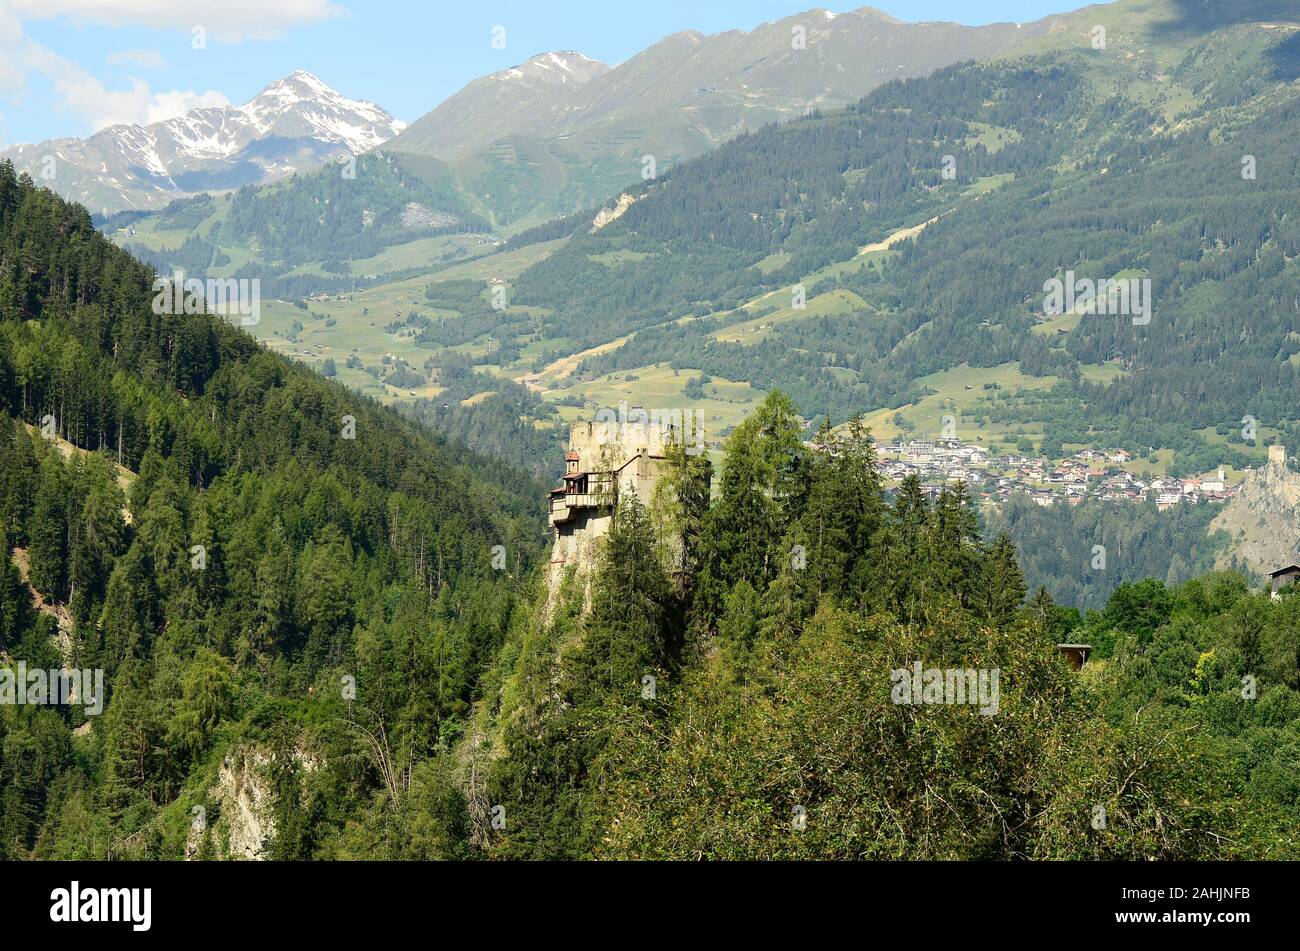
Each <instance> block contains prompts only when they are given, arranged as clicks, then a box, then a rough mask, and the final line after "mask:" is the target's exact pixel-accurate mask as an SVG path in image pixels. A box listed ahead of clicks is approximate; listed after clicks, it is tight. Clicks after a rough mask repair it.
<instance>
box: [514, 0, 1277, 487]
mask: <svg viewBox="0 0 1300 951" xmlns="http://www.w3.org/2000/svg"><path fill="white" fill-rule="evenodd" d="M1140 6H1142V5H1140V4H1124V5H1120V7H1123V8H1126V10H1127V12H1128V13H1130V14H1132V13H1134V12H1135V10H1136V9H1137V8H1138V7H1140ZM1148 6H1153V5H1148ZM1154 6H1158V5H1154ZM1164 8H1166V12H1168V13H1169V14H1171V15H1173V14H1175V12H1176V11H1177V10H1178V9H1180V6H1179V5H1178V4H1166V5H1164ZM1106 12H1107V13H1108V14H1109V13H1110V10H1109V9H1107V10H1106ZM1124 12H1125V11H1124V10H1120V9H1118V8H1117V12H1116V13H1115V14H1114V15H1115V16H1116V18H1117V20H1116V22H1113V23H1112V32H1111V34H1110V37H1111V39H1110V44H1109V45H1108V46H1107V47H1106V48H1105V49H1103V50H1097V49H1090V48H1089V44H1088V37H1087V34H1086V31H1085V32H1082V33H1079V34H1078V35H1077V36H1075V35H1074V34H1073V33H1070V34H1063V38H1062V39H1060V40H1058V41H1057V42H1058V46H1059V47H1060V48H1058V49H1054V50H1053V52H1052V54H1051V55H1050V56H1038V57H1033V56H1025V57H1021V58H1017V59H1013V60H1009V61H1004V62H993V63H986V64H974V65H962V66H955V67H950V68H948V69H945V70H941V71H940V72H938V73H937V74H935V75H934V76H931V77H927V78H923V79H915V80H909V81H906V82H897V83H892V84H890V85H888V86H885V87H882V88H881V89H879V90H877V91H875V92H874V93H872V94H871V95H869V96H868V97H867V98H866V99H864V100H863V101H862V102H861V103H860V104H859V105H857V106H855V107H853V108H850V109H848V110H845V111H843V112H838V113H826V114H819V115H813V116H810V117H807V118H804V119H800V120H796V121H794V122H791V123H789V124H786V125H782V126H777V127H770V128H767V129H764V130H762V131H761V132H758V133H755V134H750V135H745V136H742V137H740V138H739V139H737V140H736V141H734V142H732V143H729V144H727V145H724V146H723V147H721V148H720V149H719V150H718V151H717V152H715V153H713V154H711V155H708V156H705V157H702V158H700V159H697V160H695V161H693V162H690V163H686V164H683V165H681V166H678V167H676V168H674V169H672V170H671V171H669V172H667V173H666V174H663V175H661V176H660V177H659V179H658V180H656V181H654V182H651V183H649V184H648V185H646V186H644V187H643V188H641V189H640V190H639V192H638V194H639V196H640V197H639V200H638V201H636V203H635V204H633V205H632V206H631V207H630V208H629V209H628V211H627V213H626V214H625V215H623V216H622V217H621V218H619V219H618V220H617V221H615V222H613V223H612V224H610V225H609V226H607V227H605V228H603V229H602V230H600V231H599V232H597V233H595V234H585V233H578V234H576V235H575V237H574V238H573V239H572V240H571V241H570V242H569V243H568V244H567V245H565V246H564V247H563V248H561V249H560V250H558V251H556V252H555V253H554V254H552V255H550V256H549V257H548V258H547V259H546V260H544V261H542V262H540V263H538V264H536V265H534V266H533V267H532V268H531V269H530V270H528V271H526V272H525V273H524V274H523V275H521V277H520V278H519V279H518V280H517V281H516V282H515V284H514V287H513V289H512V300H514V301H517V302H519V303H521V304H526V305H531V306H536V307H542V308H547V309H548V310H549V311H551V314H550V316H548V318H547V320H546V324H545V326H544V328H543V330H544V332H545V333H546V335H547V336H551V337H556V338H563V339H565V340H567V341H569V344H568V349H570V350H572V351H580V350H583V349H585V348H589V347H593V346H595V345H597V344H600V343H604V342H606V341H610V340H613V339H615V338H621V337H622V336H623V335H625V334H627V333H628V332H635V336H634V337H633V338H632V339H631V340H630V341H629V342H627V343H625V344H623V345H622V346H618V347H614V348H610V349H608V350H607V351H606V352H603V353H602V354H601V355H600V356H598V357H592V358H589V359H588V360H587V361H586V362H585V364H584V365H583V366H582V367H581V368H580V369H579V370H578V371H577V373H576V374H575V375H574V382H575V383H580V382H582V381H583V380H587V379H591V378H593V377H596V376H599V375H601V374H605V373H609V372H611V371H636V370H637V369H638V368H642V367H646V366H649V365H653V364H657V363H659V362H662V361H667V362H669V363H670V364H671V365H672V366H673V367H675V368H682V369H686V368H689V369H691V370H694V371H704V372H706V373H708V374H710V375H714V376H718V377H723V378H726V379H729V380H734V381H741V382H746V383H750V384H752V385H754V386H755V387H760V388H764V389H767V388H770V387H772V386H779V387H781V388H783V389H784V390H786V391H787V392H789V393H791V394H792V395H793V396H794V397H795V398H797V399H798V400H799V402H800V405H801V406H802V407H803V408H804V410H805V411H807V412H809V414H810V415H812V416H816V415H819V414H827V415H829V416H830V417H831V418H832V419H833V420H835V421H836V422H842V421H843V420H845V419H847V418H848V417H849V416H851V415H852V414H853V413H855V412H858V411H861V410H864V409H874V408H879V407H899V406H903V405H905V404H908V403H911V402H913V401H915V400H917V398H918V397H919V396H920V395H922V393H921V388H920V387H919V386H918V384H917V383H916V381H917V379H918V378H919V377H922V376H925V375H927V374H931V373H934V372H936V371H940V370H945V369H948V368H952V367H956V366H958V365H961V364H969V365H970V366H972V367H975V368H994V367H997V366H1000V365H1005V364H1007V363H1010V362H1014V363H1016V364H1017V365H1018V367H1019V369H1020V370H1021V372H1023V373H1025V374H1028V375H1030V376H1032V377H1039V378H1043V377H1052V378H1054V379H1055V380H1057V381H1059V383H1058V385H1057V386H1056V387H1055V388H1053V389H1051V391H1050V394H1042V395H1039V396H1037V397H1036V398H1035V399H1033V400H1028V399H1025V400H1022V399H1019V398H1015V399H1012V398H1010V397H1011V396H1012V394H1008V397H1009V399H1008V405H1006V406H1004V407H1002V408H1001V412H1002V417H1001V418H1002V419H1003V420H1004V421H1015V422H1023V423H1025V424H1029V425H1035V426H1042V427H1045V428H1046V434H1045V438H1044V439H1043V440H1041V441H1042V442H1043V443H1045V444H1046V445H1049V446H1053V447H1059V446H1060V445H1061V444H1062V443H1073V444H1076V445H1078V444H1082V445H1088V444H1093V443H1096V444H1098V445H1104V444H1115V445H1125V444H1135V445H1136V444H1141V445H1142V447H1143V448H1144V449H1145V448H1147V447H1151V446H1155V447H1167V448H1170V449H1176V450H1177V452H1178V454H1179V457H1180V460H1182V463H1181V464H1187V465H1190V464H1192V461H1193V460H1196V461H1200V460H1201V458H1202V457H1203V456H1204V455H1205V454H1206V453H1205V452H1204V451H1203V450H1204V449H1205V448H1206V442H1205V440H1204V439H1203V438H1202V437H1201V436H1200V435H1199V434H1197V433H1195V432H1192V431H1193V430H1200V429H1205V428H1210V429H1213V428H1214V427H1219V426H1224V425H1227V424H1234V423H1236V424H1237V425H1240V424H1239V423H1237V421H1238V420H1241V419H1242V418H1243V417H1244V416H1246V415H1250V416H1252V417H1253V418H1255V419H1258V420H1260V421H1261V422H1262V423H1266V424H1267V425H1269V426H1277V427H1280V428H1286V427H1288V426H1289V425H1290V420H1291V419H1292V418H1293V417H1294V415H1295V414H1294V412H1293V410H1292V407H1293V406H1294V404H1295V403H1296V400H1297V397H1300V383H1298V380H1297V373H1298V372H1300V369H1298V367H1297V364H1296V359H1295V355H1296V352H1297V347H1298V346H1300V344H1298V343H1297V339H1298V338H1297V333H1300V271H1298V270H1297V267H1296V265H1295V263H1294V261H1295V258H1296V255H1297V232H1296V230H1295V229H1296V221H1297V220H1300V207H1297V205H1296V202H1297V200H1298V199H1297V195H1300V165H1297V162H1296V159H1295V155H1294V149H1293V148H1292V147H1291V143H1293V142H1294V141H1295V139H1296V138H1297V135H1300V99H1298V98H1297V90H1296V87H1295V85H1294V83H1292V82H1290V80H1292V79H1293V78H1294V76H1295V62H1296V60H1295V56H1294V47H1295V35H1296V29H1297V27H1295V26H1291V25H1286V24H1277V23H1267V24H1260V23H1258V22H1247V23H1239V24H1231V23H1229V24H1224V23H1221V22H1214V23H1209V24H1207V23H1204V22H1202V21H1199V20H1195V19H1194V18H1190V17H1189V18H1188V19H1187V21H1186V22H1170V23H1168V24H1164V25H1163V29H1162V30H1159V31H1154V32H1153V33H1150V34H1147V35H1145V36H1143V35H1142V34H1141V33H1140V32H1138V31H1132V32H1126V31H1125V29H1126V28H1127V27H1129V23H1128V22H1127V21H1125V20H1123V19H1121V17H1122V16H1123V15H1124ZM1270 12H1271V13H1273V14H1276V15H1278V16H1282V17H1284V18H1285V16H1286V14H1285V11H1282V10H1279V9H1276V8H1270ZM1096 16H1097V17H1098V18H1100V19H1102V20H1105V17H1103V16H1101V13H1100V12H1098V13H1097V14H1096ZM1086 18H1087V14H1080V15H1079V16H1078V17H1076V18H1075V21H1074V25H1075V27H1076V28H1078V29H1083V27H1082V24H1083V23H1084V22H1085V20H1086ZM1247 19H1249V18H1247ZM1291 19H1294V16H1292V17H1291ZM1208 27H1213V28H1214V29H1213V30H1212V31H1209V30H1208ZM1072 38H1073V39H1074V40H1077V42H1071V39H1072ZM1148 46H1149V47H1153V48H1148ZM918 226H925V227H920V228H918ZM903 228H918V231H917V233H915V234H914V236H913V237H912V238H911V239H910V240H906V241H902V242H901V243H899V244H897V246H894V247H891V248H890V249H889V250H887V251H886V250H882V251H877V252H871V253H864V249H867V248H870V247H872V246H873V245H874V243H876V242H880V241H882V239H884V238H886V237H887V236H889V235H891V234H893V233H895V232H897V231H899V230H900V229H903ZM611 262H615V263H611ZM1067 272H1074V273H1076V274H1077V275H1078V276H1079V277H1080V278H1083V277H1089V278H1092V279H1103V278H1117V277H1122V278H1133V279H1149V280H1150V281H1151V298H1152V301H1153V302H1154V306H1153V311H1152V314H1151V315H1150V320H1149V322H1148V323H1139V324H1138V325H1134V323H1133V322H1132V321H1131V320H1129V319H1127V316H1125V317H1116V316H1113V315H1105V314H1098V313H1085V312H1072V313H1066V314H1060V315H1052V314H1048V313H1045V305H1044V285H1045V282H1047V281H1048V280H1050V279H1052V278H1054V277H1059V276H1062V275H1064V274H1066V273H1067ZM796 289H798V290H800V291H801V292H802V293H803V296H804V297H805V298H806V300H807V302H808V306H807V309H806V311H805V312H804V313H800V312H799V311H798V310H789V308H790V307H791V301H792V300H794V299H795V291H796ZM830 292H839V295H840V296H839V298H838V302H837V303H835V304H834V305H833V306H832V305H831V304H830V303H829V301H830V298H828V297H825V296H824V295H827V294H829V293H830ZM844 292H849V293H848V294H846V293H844ZM819 301H820V302H822V303H825V304H826V306H825V307H820V306H817V305H818V303H819ZM845 302H847V303H845ZM746 303H748V306H746V307H744V308H741V309H738V308H740V305H742V304H746ZM795 306H798V305H797V304H796V305H795ZM782 308H787V310H781V309H782ZM592 313H599V314H601V315H602V319H601V320H600V321H592V320H590V319H588V315H590V314H592ZM774 313H776V317H775V318H773V322H772V323H771V325H770V326H767V327H760V328H759V329H760V330H761V331H762V332H761V333H758V332H754V334H753V337H752V339H746V338H745V337H743V336H741V337H739V338H736V337H734V336H733V335H729V334H728V333H727V330H728V328H732V327H737V326H739V327H749V326H750V325H751V324H753V325H758V324H760V323H761V322H762V319H763V318H764V317H765V316H767V315H772V314H774ZM558 395H562V394H557V396H558ZM926 423H927V426H926V427H925V428H924V430H923V431H933V430H934V429H937V427H938V420H937V419H936V420H928V421H926ZM961 424H962V426H963V427H965V426H972V425H973V424H972V421H971V420H969V419H963V420H962V421H961ZM1171 425H1172V426H1173V428H1175V429H1177V430H1178V432H1177V433H1172V432H1170V431H1169V430H1170V429H1171Z"/></svg>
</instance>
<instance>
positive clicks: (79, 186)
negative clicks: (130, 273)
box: [0, 70, 406, 214]
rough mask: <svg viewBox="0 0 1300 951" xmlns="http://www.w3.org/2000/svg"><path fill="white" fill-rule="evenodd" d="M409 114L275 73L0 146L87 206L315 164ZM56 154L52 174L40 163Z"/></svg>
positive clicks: (149, 198)
mask: <svg viewBox="0 0 1300 951" xmlns="http://www.w3.org/2000/svg"><path fill="white" fill-rule="evenodd" d="M405 127H406V124H405V123H404V122H402V121H400V120H398V119H394V118H393V117H392V116H391V115H389V114H388V113H387V112H385V111H384V110H383V109H381V108H380V107H379V106H376V105H375V104H374V103H370V102H364V101H361V100H356V99H348V98H347V97H345V96H343V95H342V94H340V93H338V92H336V91H335V90H333V89H331V88H330V87H329V86H327V85H326V84H325V83H323V82H321V81H320V80H319V79H317V78H316V77H315V76H313V75H312V74H311V73H307V72H303V71H301V70H300V71H298V72H295V73H293V74H291V75H289V76H286V77H285V78H284V79H281V80H278V81H277V82H274V83H272V84H271V85H269V86H267V87H266V88H265V89H263V90H262V91H261V92H260V93H258V94H257V95H256V96H254V97H253V98H252V99H250V100H249V101H248V102H246V103H244V104H243V105H242V106H221V107H210V108H203V109H195V110H194V111H192V112H190V113H188V114H186V115H184V116H181V117H180V118H177V119H168V120H167V121H165V122H156V123H152V124H150V125H147V126H135V125H115V126H110V127H109V128H107V129H104V130H102V131H100V132H97V133H95V134H94V135H92V136H90V137H89V138H87V139H75V138H69V139H51V140H49V141H46V142H41V143H39V144H37V145H18V146H13V147H11V148H9V149H7V150H5V151H4V152H0V158H7V159H9V160H11V161H12V162H13V163H14V165H15V167H16V168H18V169H19V170H21V171H26V172H28V173H29V174H30V175H32V177H33V178H35V179H37V180H38V181H42V182H45V183H48V184H49V185H51V186H52V187H53V188H54V189H55V190H56V191H57V192H58V193H59V194H61V195H63V196H64V197H66V198H69V199H71V200H74V201H78V202H81V203H82V204H84V205H85V206H86V207H87V208H89V209H90V210H91V211H94V212H97V213H102V214H109V213H112V212H115V211H120V210H123V209H132V208H135V209H139V208H160V207H163V206H165V205H166V204H167V203H168V202H170V201H173V200H174V199H177V198H183V197H186V196H189V195H193V194H197V193H199V192H212V191H225V190H229V189H233V188H238V187H240V186H243V185H250V184H259V183H262V182H267V181H272V180H274V179H278V178H283V177H284V176H286V175H289V174H292V173H293V172H296V171H300V170H307V169H312V168H317V167H319V166H321V165H323V164H324V163H326V162H328V161H330V160H331V159H334V158H337V157H340V156H343V155H349V154H351V155H357V154H360V153H362V152H366V151H368V150H370V149H372V148H374V147H376V146H378V145H381V144H383V143H384V142H386V141H388V140H389V139H391V138H393V137H394V136H395V135H397V134H398V133H400V132H401V131H402V129H404V128H405ZM47 156H52V157H53V158H54V165H53V168H54V173H55V174H54V178H53V179H52V180H49V179H47V178H46V177H45V176H44V175H43V174H42V173H43V171H44V169H45V167H46V157H47Z"/></svg>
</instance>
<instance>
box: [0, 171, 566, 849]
mask: <svg viewBox="0 0 1300 951" xmlns="http://www.w3.org/2000/svg"><path fill="white" fill-rule="evenodd" d="M153 277H154V275H153V272H152V270H151V269H149V268H147V267H145V266H143V265H141V264H139V263H138V262H136V261H134V260H132V259H131V258H130V256H128V255H127V254H126V253H124V252H122V251H121V250H119V249H116V248H114V247H113V246H112V245H111V244H110V243H109V242H108V241H107V240H106V239H104V238H103V237H102V236H100V235H99V234H98V233H97V232H96V231H95V230H94V228H93V227H92V226H91V222H90V219H89V217H88V216H87V214H86V213H85V211H84V210H83V209H81V208H79V207H76V206H71V205H68V204H66V203H64V202H62V201H60V200H59V199H57V198H56V197H54V196H53V195H52V194H50V193H49V192H46V191H43V190H39V189H36V188H35V187H33V185H32V183H31V182H30V180H27V179H26V178H22V179H17V178H15V176H14V174H13V170H12V168H11V167H10V166H8V165H0V535H2V536H3V538H4V544H3V546H2V547H3V549H4V558H3V559H0V566H2V569H3V570H2V571H0V655H3V657H4V658H5V661H6V663H18V662H23V663H25V664H26V665H27V666H28V668H29V669H33V668H37V667H40V668H51V667H57V666H60V665H66V666H72V667H76V668H100V669H102V670H103V671H104V672H105V683H106V687H107V690H106V693H107V703H106V706H105V708H104V711H103V713H102V715H101V716H97V717H94V716H92V717H89V718H88V717H87V716H86V714H85V711H84V710H83V708H82V707H80V706H77V705H73V706H70V707H69V706H62V707H50V706H15V705H12V704H10V703H8V702H6V703H5V704H3V705H0V843H2V844H0V854H3V855H4V856H6V857H10V858H25V857H33V856H36V857H64V858H68V857H86V858H104V857H107V856H110V855H112V856H117V857H123V856H127V857H160V858H161V857H169V858H175V857H179V856H181V855H183V854H184V853H185V848H186V839H187V835H189V834H190V830H189V823H190V817H191V809H192V807H194V806H202V807H205V808H207V809H208V810H209V811H210V813H211V816H212V820H213V822H214V823H215V822H216V821H219V819H220V805H219V803H218V802H216V801H214V800H213V799H212V793H211V790H212V788H213V786H214V782H215V779H216V775H217V773H218V771H219V770H220V768H221V767H222V764H223V762H224V761H225V760H226V758H227V757H228V756H234V757H235V758H236V759H238V758H239V757H240V756H243V755H251V756H254V757H256V756H261V757H264V758H265V759H266V761H267V762H268V763H269V764H270V766H269V767H268V768H269V769H271V770H272V772H274V774H275V777H274V785H275V788H276V792H277V797H276V802H277V807H276V809H277V812H276V815H275V817H274V824H275V826H276V827H277V829H278V832H277V834H276V835H275V837H274V840H273V845H272V846H271V847H272V854H275V855H279V856H281V857H306V856H308V855H311V854H316V853H317V852H318V851H320V850H323V849H325V848H326V847H327V846H326V844H325V843H327V842H328V843H329V844H328V848H329V849H332V850H335V851H339V850H344V849H345V848H346V846H345V845H344V844H343V842H344V840H346V839H347V838H348V837H349V836H356V837H359V838H361V839H365V837H367V836H369V835H372V834H373V835H380V836H383V835H387V834H390V833H392V832H397V834H399V835H401V836H404V837H405V836H411V835H413V834H414V833H413V832H412V827H411V825H410V823H415V822H418V821H419V820H417V819H415V818H411V817H410V816H407V815H406V813H403V812H400V811H398V810H397V809H396V808H388V807H385V806H382V805H376V803H377V802H378V800H376V798H375V797H376V796H379V795H380V791H381V790H389V791H390V792H385V793H383V794H382V795H384V796H388V795H392V796H393V797H394V798H395V799H400V800H401V801H402V803H407V802H410V801H423V800H424V799H427V798H429V797H434V798H436V797H438V796H441V795H444V794H445V795H452V794H453V793H454V790H453V788H452V787H451V786H449V785H447V784H446V781H445V779H444V778H435V775H436V776H441V774H437V773H436V770H435V769H434V766H435V763H434V761H435V759H436V758H437V756H438V754H439V751H440V750H445V749H447V748H449V746H450V745H451V744H453V743H454V742H455V739H456V737H457V736H458V735H459V733H460V731H461V730H462V729H463V725H464V723H465V720H466V716H467V714H468V712H469V710H470V708H471V705H472V704H473V703H474V701H475V699H476V696H477V691H478V689H479V686H478V685H479V677H480V674H481V672H482V671H483V670H484V669H485V668H486V666H487V665H488V664H489V662H490V661H491V660H492V658H493V657H494V656H495V653H496V649H497V647H498V646H499V644H500V643H501V642H502V640H503V639H504V635H505V631H506V629H507V628H508V626H509V624H510V623H511V617H512V614H513V613H514V611H515V610H516V604H517V603H518V602H519V598H520V595H521V593H522V592H523V588H522V587H521V583H522V579H524V578H525V577H526V576H527V574H528V572H529V570H530V566H531V564H532V563H533V561H534V559H535V558H536V557H537V555H538V553H539V545H538V542H539V525H538V521H537V520H536V518H535V514H534V513H535V511H536V498H537V496H538V494H539V493H540V491H541V487H540V486H539V485H537V484H534V483H532V482H531V481H530V480H529V479H527V478H526V477H523V476H521V475H520V474H519V473H517V472H513V471H509V470H507V469H505V467H503V466H501V465H500V464H499V463H492V462H489V461H488V460H486V459H485V458H483V457H479V456H476V455H475V454H473V453H470V452H468V451H466V450H464V449H462V448H460V447H458V446H456V445H454V444H447V443H443V442H441V441H438V440H436V439H433V438H431V437H430V436H428V435H427V433H426V432H425V431H423V430H421V429H420V428H419V427H417V426H416V425H414V424H412V423H408V422H405V421H403V420H402V419H400V418H399V417H398V416H396V415H395V414H393V413H391V412H388V411H385V410H383V409H382V408H380V407H379V406H377V405H375V404H373V403H372V402H371V401H368V400H366V399H363V398H361V397H358V396H356V395H354V394H351V393H349V392H347V391H346V390H344V389H343V388H342V387H340V386H338V385H336V384H331V383H327V382H325V381H323V380H321V379H320V378H319V377H317V376H315V375H314V374H312V373H311V372H310V371H309V370H307V369H305V368H303V367H300V366H296V365H294V364H293V363H291V362H290V361H288V360H285V359H283V358H280V357H276V356H274V355H272V354H269V353H267V352H266V351H264V350H262V349H261V348H260V347H259V346H258V345H257V344H256V343H255V342H254V341H253V340H252V339H251V338H249V337H248V336H247V335H245V334H244V333H243V332H241V331H238V330H236V329H234V328H232V327H230V326H228V325H227V324H225V323H224V322H223V321H221V320H218V319H216V318H214V317H210V316H207V315H204V314H192V315H184V314H178V315H171V314H158V313H154V311H153V308H152V306H151V304H152V301H153V290H152V286H151V285H152V281H153ZM65 457H66V458H65ZM494 546H501V547H500V549H496V548H494ZM496 551H502V552H504V553H505V559H504V561H503V560H500V559H497V558H496V557H495V554H496ZM23 574H25V575H26V579H27V582H29V583H30V586H31V587H30V589H29V588H28V586H27V584H24V583H23V582H22V580H21V578H22V575H23ZM37 607H39V610H37V609H36V608H37ZM344 677H349V678H353V681H352V682H353V683H354V684H360V685H361V686H360V687H358V688H357V690H356V692H355V695H354V696H355V698H356V702H355V703H353V702H351V701H345V700H344V699H343V695H344V693H345V691H344V690H341V688H340V683H341V682H342V680H341V678H344ZM101 699H102V698H101ZM74 730H75V731H76V733H75V735H74ZM376 737H380V738H381V739H379V740H375V738H376ZM372 740H374V742H372ZM250 750H252V751H254V752H252V753H249V752H248V751H250ZM304 762H305V763H307V764H308V766H313V765H314V764H316V763H321V764H323V766H322V768H320V769H312V770H311V771H310V774H309V773H308V770H307V768H306V767H304V765H303V764H304ZM430 784H432V785H430ZM389 803H390V805H394V801H393V800H389ZM393 823H396V825H393ZM350 830H351V831H350ZM378 830H387V831H383V832H381V831H378ZM197 847H199V848H200V849H201V851H202V853H203V854H205V855H208V854H217V853H218V852H219V851H220V848H221V847H220V845H219V843H218V840H217V837H215V836H214V835H213V833H212V827H211V826H208V827H207V832H206V834H205V835H204V836H203V837H202V841H201V842H199V843H198V846H197Z"/></svg>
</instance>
